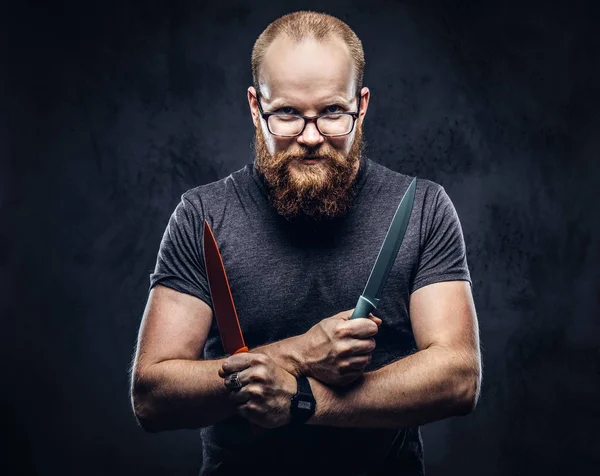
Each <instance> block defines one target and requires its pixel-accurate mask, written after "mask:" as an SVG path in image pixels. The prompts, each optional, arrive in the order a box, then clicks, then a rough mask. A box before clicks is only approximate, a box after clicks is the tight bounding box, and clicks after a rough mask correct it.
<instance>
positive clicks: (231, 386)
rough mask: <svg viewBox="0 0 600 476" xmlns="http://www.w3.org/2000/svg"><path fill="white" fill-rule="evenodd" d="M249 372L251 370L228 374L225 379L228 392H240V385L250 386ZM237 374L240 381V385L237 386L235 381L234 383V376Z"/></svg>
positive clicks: (224, 382)
mask: <svg viewBox="0 0 600 476" xmlns="http://www.w3.org/2000/svg"><path fill="white" fill-rule="evenodd" d="M248 372H249V370H248V369H246V370H242V371H241V372H232V373H230V374H226V375H225V376H224V377H223V384H224V385H225V387H226V388H227V389H228V390H238V389H239V388H240V387H239V385H241V386H242V387H243V386H244V385H246V384H248V381H249V376H248ZM236 373H237V381H238V385H236V383H235V381H234V378H233V377H234V375H235V374H236Z"/></svg>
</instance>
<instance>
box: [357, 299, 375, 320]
mask: <svg viewBox="0 0 600 476" xmlns="http://www.w3.org/2000/svg"><path fill="white" fill-rule="evenodd" d="M378 301H379V300H378ZM377 304H378V303H375V304H373V303H372V302H371V301H369V300H368V299H367V298H366V297H364V296H360V297H359V298H358V302H357V303H356V307H355V308H354V312H353V313H352V315H351V316H350V319H356V318H358V317H369V313H371V312H372V311H374V310H375V309H376V308H377Z"/></svg>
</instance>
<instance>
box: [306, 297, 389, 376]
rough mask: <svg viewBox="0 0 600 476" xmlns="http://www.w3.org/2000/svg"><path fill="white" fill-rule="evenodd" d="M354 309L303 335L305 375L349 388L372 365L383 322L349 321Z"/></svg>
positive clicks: (373, 320)
mask: <svg viewBox="0 0 600 476" xmlns="http://www.w3.org/2000/svg"><path fill="white" fill-rule="evenodd" d="M353 311H354V309H350V310H349V311H343V312H340V313H339V314H336V315H335V316H331V317H328V318H326V319H323V320H322V321H321V322H319V323H317V324H315V325H314V326H313V327H311V328H310V329H309V330H308V331H307V332H306V333H305V334H304V335H303V341H304V348H303V350H304V351H303V357H304V359H303V360H304V369H303V373H304V375H308V376H310V377H313V378H316V379H317V380H320V381H321V382H323V383H325V384H329V385H348V384H350V383H352V382H353V381H355V380H356V379H358V378H359V377H360V376H361V375H362V374H363V372H364V368H365V367H366V366H367V365H368V364H369V363H370V362H371V352H373V350H374V349H375V339H374V336H375V335H377V332H378V330H379V325H380V324H381V319H379V318H378V317H375V316H374V315H373V314H369V317H368V318H357V319H352V320H350V316H351V315H352V312H353Z"/></svg>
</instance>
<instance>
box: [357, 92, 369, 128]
mask: <svg viewBox="0 0 600 476" xmlns="http://www.w3.org/2000/svg"><path fill="white" fill-rule="evenodd" d="M360 95H361V100H360V114H359V116H358V121H359V123H360V125H361V126H362V123H363V121H364V120H365V115H366V114H367V109H368V107H369V99H371V91H369V88H367V87H364V88H362V89H361V90H360Z"/></svg>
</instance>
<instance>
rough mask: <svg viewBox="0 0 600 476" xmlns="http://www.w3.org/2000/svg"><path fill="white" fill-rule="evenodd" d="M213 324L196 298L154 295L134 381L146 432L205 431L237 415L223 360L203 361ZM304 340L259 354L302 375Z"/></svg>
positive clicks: (161, 291)
mask: <svg viewBox="0 0 600 476" xmlns="http://www.w3.org/2000/svg"><path fill="white" fill-rule="evenodd" d="M212 318H213V315H212V310H211V308H210V306H208V304H206V303H205V302H204V301H202V300H200V299H198V298H196V297H193V296H190V295H188V294H184V293H180V292H177V291H175V290H173V289H170V288H167V287H165V286H160V285H158V286H156V287H154V288H153V289H152V290H151V292H150V296H149V298H148V303H147V305H146V309H145V312H144V316H143V319H142V323H141V326H140V332H139V336H138V344H137V349H136V355H135V360H134V365H133V369H132V376H131V400H132V406H133V409H134V413H135V415H136V418H137V419H138V421H139V423H140V425H141V426H142V427H143V428H144V429H145V430H147V431H151V432H156V431H163V430H171V429H183V428H188V429H191V428H199V427H204V426H208V425H212V424H214V423H217V422H219V421H222V420H224V419H226V418H228V417H229V416H231V415H233V414H234V413H235V405H233V404H232V403H231V402H230V401H229V400H228V398H227V395H228V392H227V390H226V388H225V387H224V385H223V379H222V378H221V377H219V374H218V369H219V368H220V367H221V362H222V360H223V359H219V360H202V351H203V349H204V345H205V343H206V339H207V336H208V332H209V330H210V326H211V322H212ZM299 339H300V338H299V337H291V338H289V339H285V340H282V341H279V342H276V343H273V344H269V345H266V346H263V347H260V348H259V349H257V351H259V352H261V353H265V354H267V355H269V357H271V358H272V359H273V360H275V361H276V362H277V363H278V364H279V365H281V366H282V367H283V368H285V369H286V370H287V371H288V372H290V373H292V374H297V373H298V370H297V368H298V366H299V364H300V360H301V350H300V349H301V345H300V344H301V343H300V341H299Z"/></svg>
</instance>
